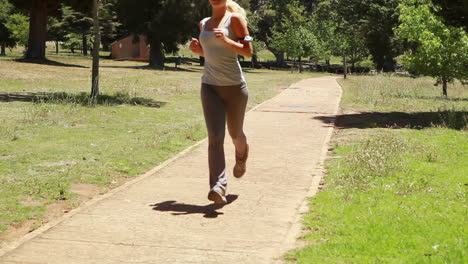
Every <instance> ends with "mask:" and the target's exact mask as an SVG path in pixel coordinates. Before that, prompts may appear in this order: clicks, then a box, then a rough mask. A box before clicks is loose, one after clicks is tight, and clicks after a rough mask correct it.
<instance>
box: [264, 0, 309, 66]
mask: <svg viewBox="0 0 468 264" xmlns="http://www.w3.org/2000/svg"><path fill="white" fill-rule="evenodd" d="M286 8H287V10H285V12H287V13H288V16H285V17H284V18H283V20H282V22H281V23H280V24H277V25H275V27H274V28H273V29H272V37H271V38H270V39H269V42H270V43H271V46H272V47H273V48H275V49H276V50H279V51H282V52H286V53H287V54H288V55H289V56H291V57H293V58H297V59H298V60H299V71H300V72H302V62H301V61H302V58H304V57H309V56H311V55H312V54H313V53H314V49H315V48H316V46H317V40H316V37H315V36H314V34H313V33H312V31H311V21H310V20H309V19H308V18H307V17H306V14H305V8H304V7H303V6H301V5H299V2H298V1H293V2H292V3H290V4H288V5H287V7H286Z"/></svg>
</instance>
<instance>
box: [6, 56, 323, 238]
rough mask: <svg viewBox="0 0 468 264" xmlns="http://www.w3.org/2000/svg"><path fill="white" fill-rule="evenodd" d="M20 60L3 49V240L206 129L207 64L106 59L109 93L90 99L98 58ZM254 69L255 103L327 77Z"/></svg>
mask: <svg viewBox="0 0 468 264" xmlns="http://www.w3.org/2000/svg"><path fill="white" fill-rule="evenodd" d="M17 55H18V54H17ZM16 59H17V57H0V73H1V75H0V241H2V240H7V239H12V238H11V235H8V234H11V232H13V231H14V230H16V229H21V230H23V231H22V232H23V233H24V232H28V231H30V230H32V229H34V228H37V227H38V226H40V225H41V224H43V222H45V221H48V220H50V211H51V210H52V209H53V208H57V206H56V205H57V204H60V206H59V209H60V210H59V212H58V213H57V212H55V213H54V216H60V214H61V213H63V211H65V210H69V209H70V208H74V207H76V206H78V205H79V204H80V203H81V202H83V201H84V200H86V199H89V198H92V197H93V196H94V195H97V194H99V193H105V192H107V191H108V190H110V189H112V188H115V187H116V186H118V185H120V184H122V183H123V182H125V181H126V180H127V179H129V178H131V177H135V176H137V175H140V174H142V173H144V172H146V171H148V170H150V169H151V168H153V167H155V166H157V165H158V164H160V163H161V162H163V161H165V160H167V159H169V158H170V157H172V156H174V155H175V154H177V153H178V152H180V151H181V150H183V149H184V148H186V147H188V146H190V145H193V144H194V143H195V142H196V141H199V140H201V139H203V138H204V137H205V136H206V131H205V125H204V120H203V116H202V111H201V105H200V100H199V87H200V77H201V74H202V68H201V67H199V66H196V65H188V64H184V65H182V66H181V68H182V70H179V71H174V70H170V69H171V68H168V69H169V70H165V71H162V70H155V69H151V68H148V67H147V66H146V64H145V63H140V62H116V61H112V60H105V59H103V60H102V61H101V78H100V85H101V87H100V88H101V96H100V97H99V99H98V101H97V102H90V100H89V99H88V94H89V92H90V89H91V87H90V84H91V80H90V74H91V68H90V66H91V60H90V58H83V57H80V56H68V55H65V54H61V55H58V56H57V55H54V54H52V53H49V54H48V59H49V60H50V61H49V62H48V63H47V64H35V63H27V62H23V61H21V60H16ZM171 66H172V65H171ZM245 75H246V79H247V81H248V85H249V93H250V94H249V96H250V98H249V104H248V108H249V109H250V108H252V107H254V106H255V105H257V104H258V103H260V102H262V101H264V100H266V99H268V98H271V97H272V96H274V95H276V94H277V93H279V92H280V91H281V90H282V89H284V88H287V87H288V86H289V85H291V84H292V83H294V82H296V81H298V80H300V79H303V78H310V77H317V76H321V74H315V73H303V74H299V73H293V74H291V73H289V72H280V71H268V70H253V69H246V73H245ZM23 233H21V232H20V234H17V235H13V238H15V237H17V236H19V235H22V234H23Z"/></svg>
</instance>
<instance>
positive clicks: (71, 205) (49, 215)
mask: <svg viewBox="0 0 468 264" xmlns="http://www.w3.org/2000/svg"><path fill="white" fill-rule="evenodd" d="M70 191H71V192H73V193H75V194H77V196H76V197H74V198H73V199H71V200H67V201H57V202H55V203H52V204H48V205H44V203H42V202H40V201H37V200H34V199H33V198H28V199H26V200H25V201H23V202H22V204H23V205H25V206H45V207H46V210H45V212H44V218H43V219H41V220H27V221H24V222H22V223H14V224H11V225H10V226H9V227H8V229H7V231H5V232H4V233H3V234H2V235H0V247H2V246H3V245H5V244H7V243H10V242H13V241H15V240H17V239H19V238H21V237H23V236H25V235H26V234H28V233H30V232H32V231H34V230H36V229H38V228H39V227H41V226H43V225H44V224H46V223H48V222H51V221H53V220H55V219H57V218H59V217H62V216H63V215H64V214H67V213H68V212H70V211H71V210H72V209H75V208H77V207H79V206H80V205H82V204H84V203H85V202H87V201H88V200H90V199H92V198H93V197H95V196H97V195H98V194H99V193H100V191H101V190H100V188H99V187H98V186H96V185H94V184H85V183H74V184H72V185H71V187H70Z"/></svg>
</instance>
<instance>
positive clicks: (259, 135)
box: [0, 77, 341, 264]
mask: <svg viewBox="0 0 468 264" xmlns="http://www.w3.org/2000/svg"><path fill="white" fill-rule="evenodd" d="M340 97H341V89H340V87H339V85H338V84H337V83H336V77H322V78H313V79H307V80H303V81H300V82H298V83H296V84H294V85H292V86H291V87H290V88H289V89H286V90H284V91H283V92H282V93H281V94H279V95H278V96H276V97H274V98H273V99H271V100H269V101H267V102H265V103H263V104H261V105H260V106H259V107H257V108H255V109H254V110H252V111H250V112H249V113H248V114H247V116H246V131H247V136H248V138H249V143H250V149H251V153H250V157H249V161H248V168H247V173H246V175H244V177H243V178H242V179H235V178H234V177H230V178H229V183H228V192H229V194H230V196H229V197H228V199H229V200H231V201H232V202H231V203H230V204H228V205H226V206H224V207H222V208H220V207H217V206H215V205H213V204H210V203H209V201H208V200H207V199H206V196H207V192H208V169H207V167H208V164H207V143H206V141H203V142H201V143H199V144H198V145H197V146H196V147H194V148H193V149H192V150H190V151H185V152H183V153H181V154H180V155H178V156H177V157H176V158H174V159H172V160H171V161H169V162H166V163H165V164H163V165H162V166H159V167H158V168H155V169H153V170H152V171H150V172H148V173H146V174H145V175H143V176H141V177H139V178H137V179H135V180H133V181H131V182H129V183H127V184H125V185H123V186H121V187H119V188H117V189H115V190H113V191H111V192H110V193H108V194H105V195H102V196H100V197H97V198H96V199H94V200H91V201H90V202H88V203H87V204H86V205H84V206H82V207H80V208H78V209H76V210H74V211H72V212H70V213H69V214H67V215H66V216H64V217H63V218H61V219H58V220H57V221H54V222H52V223H49V224H47V225H46V226H44V227H42V228H40V229H38V230H36V231H35V232H33V233H30V234H29V235H27V236H26V237H24V238H23V239H21V240H19V241H17V242H16V243H14V244H11V245H9V246H7V247H4V248H3V249H0V263H2V264H14V263H15V264H17V263H25V264H39V263H41V264H42V263H57V264H75V263H76V264H78V263H79V264H91V263H96V264H107V263H141V264H143V263H145V264H146V263H148V264H149V263H236V264H237V263H280V262H281V256H282V254H284V253H285V251H286V250H288V249H290V248H291V247H294V242H295V239H296V237H297V236H298V234H299V231H300V221H301V210H304V205H305V204H307V203H306V202H305V199H306V197H309V196H311V195H313V194H315V190H316V189H317V186H318V183H319V181H320V177H321V175H320V173H321V170H322V162H323V159H324V157H325V155H326V150H327V145H326V144H327V142H328V140H329V138H330V136H331V133H332V129H333V127H331V126H330V125H327V124H324V123H323V122H322V121H319V120H316V119H314V117H316V116H319V115H335V114H336V112H337V109H338V104H339V100H340ZM226 155H227V165H228V168H229V171H231V170H232V166H233V164H234V161H233V158H234V149H233V147H232V144H231V142H230V139H229V138H228V137H227V138H226ZM229 175H232V173H230V174H229ZM2 255H3V256H2Z"/></svg>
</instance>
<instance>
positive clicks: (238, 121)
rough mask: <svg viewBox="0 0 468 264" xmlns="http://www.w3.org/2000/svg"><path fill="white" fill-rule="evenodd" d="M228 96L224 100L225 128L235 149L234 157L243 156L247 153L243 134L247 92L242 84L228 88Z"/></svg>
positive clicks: (245, 86) (245, 139)
mask: <svg viewBox="0 0 468 264" xmlns="http://www.w3.org/2000/svg"><path fill="white" fill-rule="evenodd" d="M226 90H228V92H229V94H228V95H227V96H226V99H225V102H226V104H225V108H226V117H227V127H228V131H229V135H230V136H231V138H232V142H233V143H234V146H235V147H236V155H237V156H241V157H242V156H244V154H245V153H246V151H247V138H246V136H245V133H244V117H245V109H246V107H247V100H248V97H249V92H248V88H247V85H246V84H245V83H244V84H242V85H240V86H233V87H229V89H226Z"/></svg>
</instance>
